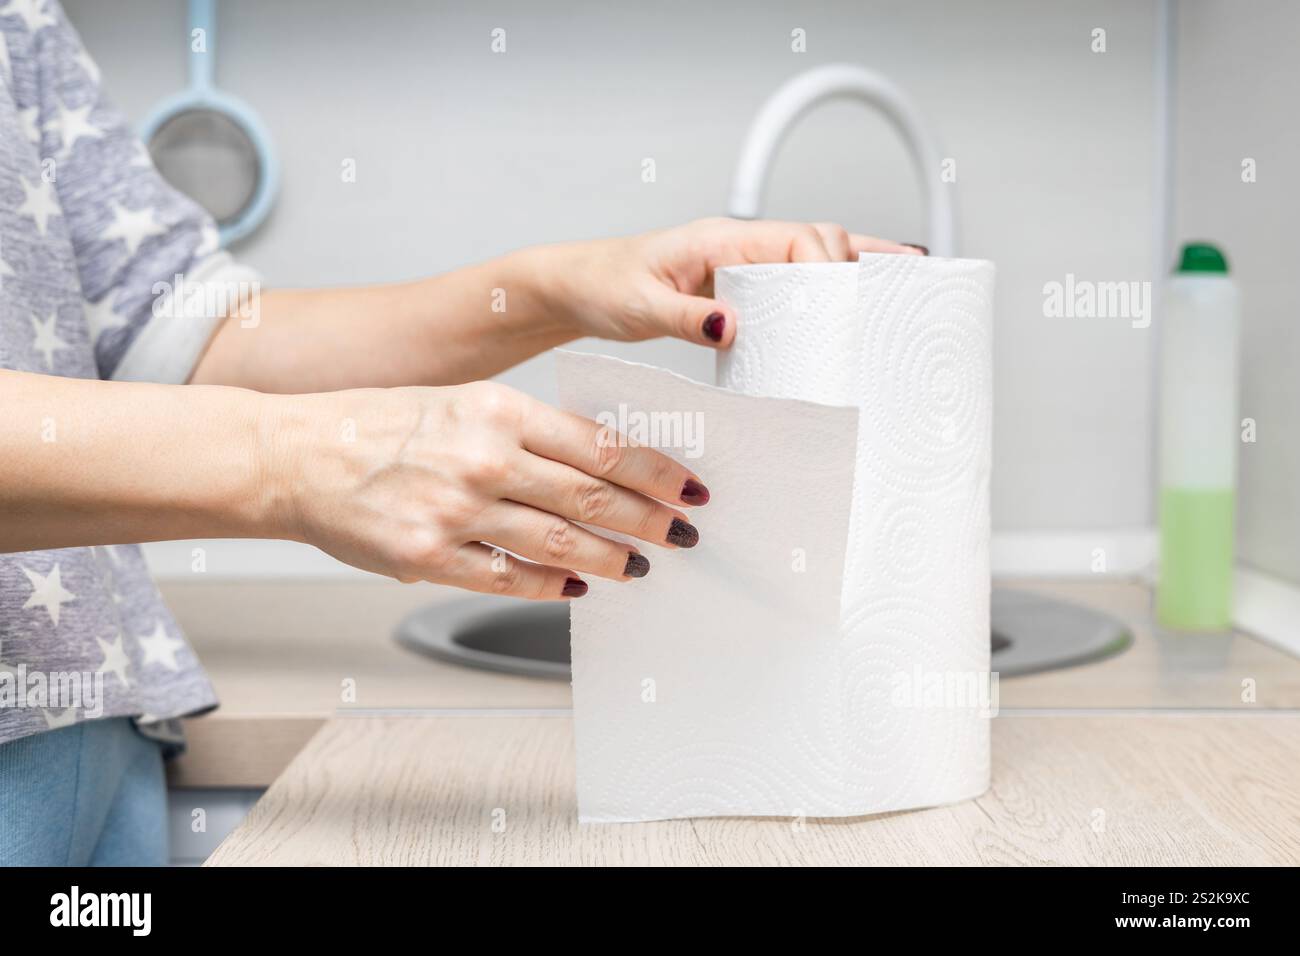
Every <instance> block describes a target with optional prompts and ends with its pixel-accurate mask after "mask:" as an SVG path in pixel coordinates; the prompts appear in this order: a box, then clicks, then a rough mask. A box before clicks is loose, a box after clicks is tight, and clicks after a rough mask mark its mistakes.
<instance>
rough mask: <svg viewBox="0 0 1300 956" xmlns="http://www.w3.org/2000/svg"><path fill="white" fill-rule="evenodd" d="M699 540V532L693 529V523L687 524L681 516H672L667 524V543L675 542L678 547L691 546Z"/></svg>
mask: <svg viewBox="0 0 1300 956" xmlns="http://www.w3.org/2000/svg"><path fill="white" fill-rule="evenodd" d="M699 540H700V533H699V532H698V531H697V530H695V525H693V524H687V523H686V522H685V521H683V520H682V519H681V518H674V519H673V523H672V524H671V525H669V526H668V543H669V544H675V545H677V547H679V548H693V547H695V545H696V544H698V543H699Z"/></svg>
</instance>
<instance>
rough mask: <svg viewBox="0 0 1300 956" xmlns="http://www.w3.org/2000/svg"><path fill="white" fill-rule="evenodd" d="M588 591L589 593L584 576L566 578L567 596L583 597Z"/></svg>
mask: <svg viewBox="0 0 1300 956" xmlns="http://www.w3.org/2000/svg"><path fill="white" fill-rule="evenodd" d="M586 593H587V582H586V581H584V580H582V578H565V579H564V596H565V597H582V596H583V595H584V594H586Z"/></svg>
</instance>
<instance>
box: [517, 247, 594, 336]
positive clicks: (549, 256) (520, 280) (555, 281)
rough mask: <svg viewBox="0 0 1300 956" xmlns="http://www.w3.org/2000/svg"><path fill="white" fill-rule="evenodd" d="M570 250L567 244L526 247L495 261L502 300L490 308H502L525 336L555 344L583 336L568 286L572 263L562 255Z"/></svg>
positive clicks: (568, 257) (574, 301) (571, 292)
mask: <svg viewBox="0 0 1300 956" xmlns="http://www.w3.org/2000/svg"><path fill="white" fill-rule="evenodd" d="M570 248H571V246H570V245H569V244H564V245H547V246H530V247H528V248H526V249H519V250H517V251H515V252H511V253H508V254H506V255H505V256H502V257H501V258H500V259H499V260H497V262H498V263H499V266H500V268H499V275H500V286H499V288H500V289H501V290H503V292H504V294H505V297H506V298H505V301H503V302H501V303H500V304H499V305H495V304H494V305H495V307H496V308H501V309H504V311H503V312H501V313H500V314H501V315H502V316H503V317H506V316H511V315H513V317H514V318H515V319H517V320H520V321H521V322H522V326H523V327H522V328H521V329H520V331H522V332H524V333H525V334H529V335H537V336H544V337H552V338H555V339H557V340H558V341H557V344H558V343H562V342H568V341H571V340H573V339H576V338H580V337H581V336H583V335H585V334H586V333H585V332H584V331H583V330H582V328H581V327H580V323H579V321H578V318H579V316H578V309H577V308H576V307H575V303H576V301H577V300H576V298H575V296H574V293H573V290H572V288H571V287H570V282H571V273H572V271H573V263H572V262H571V261H569V260H570V256H568V255H566V252H567V250H569V249H570Z"/></svg>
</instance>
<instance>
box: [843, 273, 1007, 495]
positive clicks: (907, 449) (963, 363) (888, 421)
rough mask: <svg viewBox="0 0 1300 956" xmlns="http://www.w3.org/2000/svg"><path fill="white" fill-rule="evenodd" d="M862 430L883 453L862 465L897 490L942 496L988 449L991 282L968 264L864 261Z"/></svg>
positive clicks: (860, 375) (860, 297)
mask: <svg viewBox="0 0 1300 956" xmlns="http://www.w3.org/2000/svg"><path fill="white" fill-rule="evenodd" d="M861 265H862V270H861V274H860V276H859V285H858V310H859V315H860V320H861V322H862V334H863V340H862V345H861V347H860V348H859V349H858V352H857V355H858V358H859V362H860V364H859V367H858V373H857V382H856V387H855V394H856V395H857V396H858V397H859V400H860V401H861V406H860V407H861V409H862V413H863V419H862V420H861V421H860V422H859V428H867V429H870V430H871V447H872V448H873V450H874V452H875V454H874V455H873V456H871V457H869V458H867V459H866V461H865V462H864V464H865V465H866V466H867V467H869V468H870V469H871V471H872V474H873V476H874V477H875V478H876V479H877V480H879V481H880V482H881V484H882V485H883V486H885V487H886V488H889V489H891V490H894V491H899V492H912V491H927V492H929V491H937V490H940V489H943V488H945V487H947V486H948V485H950V484H952V483H953V482H956V481H960V480H962V478H963V476H964V475H967V474H969V468H970V466H971V465H972V464H973V463H974V462H975V461H976V460H977V459H978V458H980V457H981V456H983V455H985V454H986V453H987V450H988V449H987V443H988V439H989V434H988V428H987V422H988V420H989V418H990V404H991V401H992V383H991V382H990V381H989V379H988V370H989V368H990V364H989V361H988V356H989V354H990V352H991V341H990V338H989V331H990V330H989V329H988V327H987V326H986V324H985V321H984V317H985V316H987V315H988V310H989V307H990V303H989V301H988V291H987V287H986V285H985V284H984V283H981V282H979V281H975V280H974V279H973V278H972V277H971V275H970V272H971V265H970V264H969V263H966V262H963V261H961V260H938V261H927V260H923V259H920V258H919V257H915V256H875V257H871V258H870V259H864V260H863V262H862V264H861Z"/></svg>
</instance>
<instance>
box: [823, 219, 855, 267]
mask: <svg viewBox="0 0 1300 956" xmlns="http://www.w3.org/2000/svg"><path fill="white" fill-rule="evenodd" d="M813 228H814V229H816V230H817V234H818V235H819V236H821V237H822V242H823V243H824V244H825V246H826V251H827V252H828V253H830V257H831V260H832V261H833V262H846V261H848V260H851V259H857V257H858V255H857V253H856V252H854V251H853V250H852V248H851V247H850V245H849V233H848V230H846V229H845V228H844V227H843V226H841V225H839V224H837V223H833V222H815V223H813Z"/></svg>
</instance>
